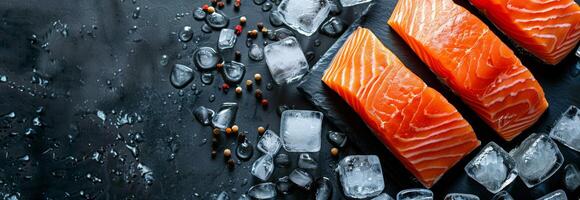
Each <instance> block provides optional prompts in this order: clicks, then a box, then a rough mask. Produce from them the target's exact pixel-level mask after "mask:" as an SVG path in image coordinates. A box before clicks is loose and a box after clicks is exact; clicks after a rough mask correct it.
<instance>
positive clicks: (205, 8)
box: [201, 4, 209, 12]
mask: <svg viewBox="0 0 580 200" xmlns="http://www.w3.org/2000/svg"><path fill="white" fill-rule="evenodd" d="M208 8H209V5H207V4H203V6H201V9H202V10H203V11H205V12H207V10H208Z"/></svg>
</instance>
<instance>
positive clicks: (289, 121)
mask: <svg viewBox="0 0 580 200" xmlns="http://www.w3.org/2000/svg"><path fill="white" fill-rule="evenodd" d="M322 116H323V115H322V113H321V112H318V111H309V110H286V111H284V112H283V113H282V118H281V120H280V132H281V133H280V134H281V136H282V144H283V146H284V149H286V151H288V152H318V151H320V143H321V138H320V131H321V129H322Z"/></svg>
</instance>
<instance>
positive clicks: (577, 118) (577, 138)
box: [550, 106, 580, 152]
mask: <svg viewBox="0 0 580 200" xmlns="http://www.w3.org/2000/svg"><path fill="white" fill-rule="evenodd" d="M550 137H551V138H553V139H554V140H557V141H559V142H561V143H562V144H564V145H566V146H567V147H570V148H571V149H573V150H575V151H578V152H580V110H579V109H578V107H576V106H570V107H569V108H568V110H566V112H564V114H562V117H560V119H559V120H558V121H557V122H556V125H555V126H554V128H553V129H552V131H551V132H550Z"/></svg>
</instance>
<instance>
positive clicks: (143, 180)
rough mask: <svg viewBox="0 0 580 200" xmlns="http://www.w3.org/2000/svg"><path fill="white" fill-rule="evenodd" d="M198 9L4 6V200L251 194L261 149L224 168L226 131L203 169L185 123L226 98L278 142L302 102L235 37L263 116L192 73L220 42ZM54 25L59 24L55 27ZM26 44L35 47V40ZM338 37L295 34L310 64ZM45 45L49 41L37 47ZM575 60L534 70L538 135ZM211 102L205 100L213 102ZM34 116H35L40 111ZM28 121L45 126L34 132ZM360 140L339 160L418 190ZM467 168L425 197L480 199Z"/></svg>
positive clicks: (562, 95)
mask: <svg viewBox="0 0 580 200" xmlns="http://www.w3.org/2000/svg"><path fill="white" fill-rule="evenodd" d="M225 2H226V6H225V8H223V9H222V10H221V11H223V12H224V13H225V14H226V15H227V16H228V18H230V23H229V25H228V27H229V28H233V27H234V26H235V25H236V24H238V17H239V16H241V15H245V16H246V17H247V19H248V22H247V23H246V24H247V25H246V28H244V33H245V31H247V30H251V29H255V24H256V23H257V22H263V23H264V24H266V27H267V28H268V29H270V30H274V29H275V27H273V26H272V25H270V24H269V19H268V17H269V12H263V11H262V6H257V5H254V4H253V3H252V2H251V1H243V2H242V7H241V9H240V10H239V11H237V10H235V9H234V8H233V2H232V1H225ZM204 3H206V2H205V1H199V0H196V1H176V0H173V1H150V0H135V1H134V2H132V1H131V0H125V1H122V0H106V1H77V0H59V1H38V0H31V1H20V0H4V1H2V2H0V76H2V75H5V76H6V77H7V81H6V82H0V116H3V115H4V114H7V113H11V112H14V113H15V117H14V118H2V119H0V148H1V149H0V197H2V198H3V197H5V196H10V195H16V196H19V199H84V198H88V199H210V198H211V196H212V195H213V194H219V193H220V192H221V191H227V192H228V193H229V194H230V197H231V198H233V199H237V198H238V197H239V196H240V195H241V194H242V193H244V192H245V191H247V189H248V188H249V187H250V186H252V185H254V184H257V183H259V182H260V181H258V180H257V179H255V178H253V177H252V176H251V175H250V174H249V171H250V169H249V168H250V166H251V163H252V162H253V161H254V160H255V159H257V158H258V155H259V153H258V152H257V151H256V152H254V156H253V157H252V159H251V160H250V161H240V162H239V164H236V165H235V168H234V169H233V170H229V169H228V167H227V165H226V159H225V158H224V156H223V155H221V152H223V150H224V149H225V148H230V149H232V150H234V149H235V147H236V139H235V137H233V136H226V135H224V134H222V135H221V136H220V139H219V142H218V146H217V148H216V150H217V152H218V155H217V157H216V158H215V159H212V158H211V156H210V152H211V149H212V148H211V146H212V142H211V138H212V136H211V128H210V127H207V126H202V125H201V124H200V123H199V122H198V121H197V120H195V118H194V116H193V114H192V112H193V110H194V109H195V108H197V107H198V106H201V105H203V106H205V107H207V108H210V109H213V110H217V109H218V108H219V107H220V105H221V104H222V103H223V102H237V103H238V105H239V110H238V114H237V118H236V120H235V123H236V124H237V125H239V127H240V130H241V131H247V132H248V139H249V141H250V142H251V143H252V144H256V142H257V139H258V136H257V133H256V128H257V127H258V126H264V127H268V128H270V129H272V130H274V131H276V132H278V130H279V119H280V117H279V115H278V114H277V113H276V108H277V107H278V106H279V105H289V106H293V107H295V108H297V109H314V107H313V106H311V104H310V103H309V101H307V99H306V98H304V96H302V95H300V94H299V93H298V91H297V90H296V84H292V85H288V86H274V87H273V88H272V89H271V90H269V89H267V87H266V86H267V85H268V83H271V82H272V79H271V77H270V75H269V72H268V70H267V68H266V65H265V61H264V60H262V61H259V62H256V61H252V60H250V59H249V58H248V55H247V52H248V51H247V50H248V49H247V46H246V34H242V36H240V37H238V41H237V43H236V49H239V50H240V51H241V52H242V56H241V58H242V60H241V61H242V63H244V64H245V65H246V67H247V69H246V70H247V71H246V73H245V76H244V80H246V79H253V78H252V77H253V76H254V74H255V73H260V74H262V77H263V80H262V81H261V82H260V83H255V84H254V86H253V89H261V90H262V91H263V93H264V97H265V98H267V99H268V100H269V105H268V107H267V108H265V109H264V108H263V107H262V106H261V105H260V104H259V102H258V101H257V100H256V98H255V97H254V96H253V91H248V90H246V89H245V88H244V90H243V94H242V95H241V96H240V97H238V96H236V94H235V93H234V91H233V88H235V87H233V86H232V87H231V88H230V89H229V90H228V91H227V92H224V91H222V90H220V86H221V85H222V84H223V83H224V79H223V77H222V75H221V72H217V71H215V70H214V71H211V73H213V74H214V75H215V80H213V82H212V83H211V84H209V85H204V84H202V82H201V81H202V80H201V73H200V72H198V71H196V70H195V69H196V67H195V65H194V64H193V63H192V61H193V59H192V55H193V52H194V51H195V50H196V49H197V48H199V47H203V46H210V47H212V48H216V42H217V38H218V35H219V32H218V31H215V30H214V31H213V32H212V33H203V32H202V30H201V26H202V24H203V23H204V21H198V20H195V19H194V18H193V16H192V14H191V13H192V10H193V9H194V8H197V7H199V6H201V5H202V4H204ZM383 3H385V2H383ZM393 5H394V2H391V1H388V2H386V4H384V5H383V6H386V7H381V8H384V9H385V10H389V11H390V10H391V9H392V6H393ZM137 7H139V11H138V14H137V12H136V10H137V9H136V8H137ZM362 9H363V8H362V7H357V8H353V9H352V10H343V12H342V13H341V15H340V17H341V18H342V19H343V20H344V21H345V22H346V23H347V24H350V23H351V22H352V21H353V20H354V19H355V18H356V16H358V15H359V14H360V13H361V11H362ZM134 15H135V17H134ZM385 16H388V15H387V13H386V12H384V10H380V12H377V15H373V17H369V18H373V20H376V22H375V26H376V27H377V28H380V30H383V31H385V32H384V33H383V34H378V35H379V36H380V37H381V38H382V39H383V41H384V42H385V41H389V42H385V43H386V44H387V46H389V47H391V48H392V47H398V48H401V50H399V51H397V50H395V53H396V54H397V55H398V56H400V57H401V59H402V60H404V61H406V62H405V63H406V64H407V66H409V67H411V68H412V69H413V71H414V72H416V73H417V74H419V75H420V76H421V77H422V78H424V79H425V80H426V81H427V82H428V83H429V84H430V85H431V86H432V87H434V88H436V89H438V90H439V91H441V92H442V93H444V95H445V96H446V97H448V98H449V99H450V101H451V102H452V103H453V104H454V105H457V106H458V107H459V109H460V110H461V111H462V113H464V116H466V118H467V119H468V120H469V121H470V122H471V123H472V124H473V125H474V126H475V128H476V130H478V132H483V133H485V132H490V130H489V129H487V128H486V127H485V126H483V125H482V124H481V123H480V122H479V121H478V120H479V119H478V118H477V117H476V116H475V115H473V113H472V112H471V111H469V110H468V109H465V107H464V106H462V104H461V102H459V101H458V100H457V98H455V97H454V96H453V95H451V94H450V92H449V91H448V90H446V89H444V88H443V87H442V86H441V85H440V84H438V83H436V81H435V79H434V76H433V75H432V74H431V73H430V72H429V71H428V70H427V68H426V67H425V66H423V65H422V64H421V62H420V61H419V60H418V59H417V58H416V57H415V56H414V55H413V53H412V52H411V51H410V50H409V49H408V48H406V46H405V44H404V43H403V42H402V40H400V38H398V37H397V36H396V35H393V34H390V33H389V32H386V31H388V27H387V26H386V20H387V17H385ZM57 21H60V24H59V23H56V25H53V23H54V22H57ZM63 24H66V26H67V29H68V31H67V34H66V35H67V36H66V37H65V36H63V34H62V33H61V32H59V30H58V29H59V28H62V27H63ZM379 24H380V26H379ZM184 26H191V27H192V30H193V32H194V35H193V38H192V39H191V41H189V42H186V43H182V42H180V41H179V40H178V35H177V33H178V32H179V31H180V30H182V29H183V27H184ZM55 27H56V28H55ZM33 35H36V37H37V38H38V39H37V40H31V39H32V38H33ZM335 40H336V38H333V37H328V36H325V35H319V34H315V35H313V36H311V37H309V38H306V37H302V36H300V37H299V41H300V42H301V46H302V48H303V50H304V51H305V52H310V51H311V52H313V55H314V57H311V58H310V59H309V62H310V64H311V65H313V64H314V63H316V61H317V60H318V58H319V57H320V56H321V55H322V54H324V52H326V50H327V49H328V48H329V47H330V46H331V45H332V44H333V42H334V41H335ZM31 41H36V42H33V43H31ZM264 41H267V42H271V41H269V40H267V39H264V37H263V36H262V35H261V34H259V36H258V39H256V40H254V43H255V44H258V45H260V46H261V47H263V46H264ZM45 42H48V45H47V46H46V47H43V45H42V44H44V43H45ZM317 44H319V46H317ZM162 55H167V56H168V60H167V62H168V63H167V65H165V66H163V65H162V64H161V63H160V60H162ZM310 55H312V54H310ZM575 62H576V60H575V58H572V57H570V58H568V59H567V60H566V61H564V64H563V67H560V68H558V67H556V68H542V67H540V66H538V67H530V68H532V71H533V72H534V74H535V75H536V76H537V77H538V79H539V80H540V82H541V83H542V85H543V86H544V87H545V88H546V90H547V93H548V100H549V101H550V103H551V107H550V112H549V113H548V114H547V115H546V116H545V117H544V118H543V120H542V122H541V123H538V125H537V126H536V127H535V129H534V130H539V131H545V130H547V129H548V126H549V125H550V124H551V123H552V122H553V120H554V119H555V118H556V116H557V114H556V113H559V112H562V111H564V109H565V107H566V106H567V105H565V104H570V103H575V104H579V103H580V102H579V101H578V99H577V98H576V97H578V95H577V94H574V93H572V92H571V91H580V85H579V83H578V79H577V78H571V77H570V76H569V75H568V74H569V72H570V70H571V68H572V67H571V66H573V65H574V63H575ZM174 64H184V65H187V66H189V67H191V68H192V69H194V71H195V75H194V79H193V81H192V82H191V83H190V84H189V85H187V86H185V88H183V89H181V90H180V89H176V88H175V87H173V86H172V84H171V83H170V73H171V69H172V68H173V66H174ZM525 64H526V66H532V65H534V64H535V63H534V62H529V63H525ZM553 69H556V70H553ZM562 80H564V81H565V83H562ZM45 81H47V82H45ZM550 91H551V92H550ZM212 96H213V98H215V100H213V101H210V99H212ZM574 98H576V100H574V101H573V102H570V101H571V99H574ZM557 102H561V103H557ZM40 107H42V108H43V110H42V111H41V112H37V110H38V109H39V108H40ZM340 109H342V110H348V109H349V108H348V107H341V108H340ZM99 110H100V111H102V112H103V113H104V114H105V115H106V118H105V120H104V121H103V120H102V119H101V118H99V116H98V115H97V113H98V111H99ZM36 117H38V118H39V119H40V121H41V124H42V125H41V126H35V125H34V120H33V119H34V118H36ZM125 122H126V124H125ZM352 123H353V124H360V122H356V121H352ZM331 128H332V127H330V123H328V122H327V123H325V125H324V130H328V129H331ZM29 129H30V130H32V131H29ZM323 133H326V132H325V131H323ZM490 133H491V132H490ZM360 134H361V137H360V138H359V137H355V138H353V140H352V141H355V142H354V143H352V142H347V144H346V146H345V147H344V148H341V149H340V150H341V152H340V156H341V157H343V156H345V155H349V154H356V153H376V154H379V155H382V157H383V158H384V159H383V160H382V162H383V165H384V167H385V176H386V177H387V184H386V190H385V191H387V192H388V193H389V194H390V195H391V196H394V195H395V193H396V191H398V190H400V189H403V188H406V187H410V186H417V184H413V181H412V180H410V179H409V176H408V173H407V172H406V171H404V170H401V168H397V164H398V163H397V162H398V161H396V160H394V158H392V157H391V158H389V156H388V155H389V153H388V151H387V150H386V149H384V148H383V147H382V145H381V144H380V143H378V142H377V141H376V140H375V139H374V138H372V137H373V136H372V135H371V133H370V132H363V131H360ZM481 135H482V134H478V136H480V139H482V141H489V140H494V141H500V140H499V139H498V138H497V137H495V136H493V134H487V135H488V136H485V137H493V138H485V137H482V136H481ZM489 135H491V136H489ZM323 137H324V138H325V134H323ZM522 139H523V137H518V138H517V139H516V141H515V142H512V143H509V144H504V143H500V145H503V146H504V147H508V148H509V147H511V146H513V145H514V144H515V143H517V142H519V141H521V140H522ZM349 140H350V139H349ZM322 141H323V143H322V150H321V152H320V153H319V154H317V155H313V156H314V157H315V158H316V159H318V162H319V164H320V165H319V170H317V172H316V173H315V176H317V177H320V176H326V177H328V178H330V179H331V182H332V183H333V184H334V190H333V191H334V194H333V199H343V197H342V195H341V191H340V189H339V187H338V186H339V184H338V182H337V179H336V178H337V177H336V175H335V174H334V172H333V168H334V166H335V164H336V162H337V159H335V158H332V157H331V156H330V153H329V149H330V148H331V145H330V144H329V143H328V142H327V140H326V139H323V140H322ZM356 141H359V142H360V141H364V142H365V144H366V145H363V146H362V147H361V146H359V147H358V148H357V146H356V145H355V144H357V142H356ZM358 144H360V143H358ZM560 149H561V150H562V152H563V153H564V155H565V157H566V162H570V161H571V160H576V161H578V160H580V159H579V155H578V153H576V152H572V151H571V150H569V149H567V148H565V147H563V146H561V145H560ZM26 156H28V157H26ZM472 156H473V155H472ZM26 158H28V159H26ZM290 158H291V161H292V164H291V166H290V167H289V168H287V169H283V168H276V169H275V171H274V175H273V176H272V178H270V180H271V181H275V180H277V178H279V177H282V176H284V175H287V174H289V173H290V172H291V171H292V169H293V168H294V167H295V166H296V158H297V155H294V154H290ZM234 159H235V160H236V162H237V161H238V159H237V158H235V157H234ZM467 161H468V159H464V160H463V161H462V162H461V163H459V164H458V166H459V167H456V168H454V169H453V170H452V171H450V172H449V174H448V175H447V176H445V177H444V178H443V180H442V181H440V182H439V184H438V185H437V186H436V188H434V191H435V193H436V195H437V196H439V197H441V196H444V195H445V193H446V192H449V191H453V192H468V193H476V194H478V195H481V196H482V197H487V196H489V195H490V194H489V193H487V192H486V191H484V190H483V187H481V186H479V185H477V183H474V182H473V181H471V180H469V179H468V178H467V177H466V176H465V175H464V174H463V169H462V166H464V165H465V163H467ZM139 164H141V165H139ZM143 166H145V167H143ZM149 169H150V171H149ZM562 169H563V168H562ZM562 169H560V170H559V171H558V172H557V174H556V175H555V176H554V177H553V178H551V179H550V180H549V182H548V183H545V184H543V185H541V186H538V187H537V188H536V189H534V190H528V189H526V188H525V186H523V183H521V181H520V180H516V183H515V184H513V186H511V188H510V189H509V191H510V192H511V193H512V194H514V195H516V194H517V195H524V196H522V197H529V196H533V197H538V196H541V195H543V194H545V193H548V192H550V191H552V190H555V189H558V188H562V186H561V184H560V181H561V178H562V177H561V176H562V174H563V170H562ZM387 170H388V171H387ZM398 172H401V173H398ZM528 191H531V192H528ZM569 194H571V193H569ZM310 195H311V193H310V192H304V191H301V190H299V189H295V190H294V191H293V192H292V195H290V196H288V199H307V197H310ZM280 197H281V196H280ZM281 198H283V197H281Z"/></svg>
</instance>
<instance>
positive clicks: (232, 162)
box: [228, 159, 236, 169]
mask: <svg viewBox="0 0 580 200" xmlns="http://www.w3.org/2000/svg"><path fill="white" fill-rule="evenodd" d="M235 166H236V162H235V161H234V160H233V159H229V160H228V167H229V168H230V169H233V168H234V167H235Z"/></svg>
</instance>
